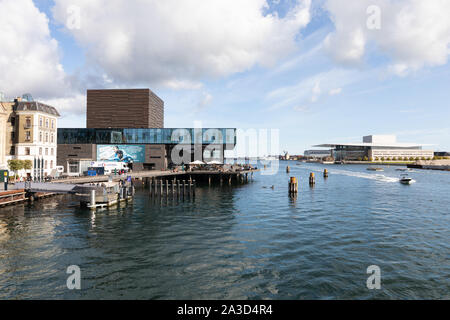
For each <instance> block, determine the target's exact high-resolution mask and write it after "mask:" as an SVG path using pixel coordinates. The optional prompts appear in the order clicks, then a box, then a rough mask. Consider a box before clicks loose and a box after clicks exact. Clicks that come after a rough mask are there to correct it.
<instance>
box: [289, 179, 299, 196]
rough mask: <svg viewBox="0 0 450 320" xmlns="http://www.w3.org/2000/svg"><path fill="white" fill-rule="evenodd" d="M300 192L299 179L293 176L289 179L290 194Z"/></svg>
mask: <svg viewBox="0 0 450 320" xmlns="http://www.w3.org/2000/svg"><path fill="white" fill-rule="evenodd" d="M297 193H298V180H297V178H296V177H291V179H290V180H289V194H290V195H292V194H297Z"/></svg>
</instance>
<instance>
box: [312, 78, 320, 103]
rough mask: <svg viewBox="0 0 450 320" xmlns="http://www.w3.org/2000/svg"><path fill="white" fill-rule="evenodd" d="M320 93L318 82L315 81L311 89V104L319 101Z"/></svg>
mask: <svg viewBox="0 0 450 320" xmlns="http://www.w3.org/2000/svg"><path fill="white" fill-rule="evenodd" d="M320 93H321V89H320V80H317V81H316V84H315V85H314V87H313V89H312V97H311V102H316V101H317V99H319V96H320Z"/></svg>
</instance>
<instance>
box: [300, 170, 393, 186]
mask: <svg viewBox="0 0 450 320" xmlns="http://www.w3.org/2000/svg"><path fill="white" fill-rule="evenodd" d="M299 169H305V170H309V171H316V172H323V169H318V168H311V167H299ZM328 172H329V173H330V174H339V175H343V176H349V177H356V178H362V179H369V180H375V181H380V182H388V183H398V178H393V177H388V176H385V175H383V174H370V173H364V172H355V171H349V170H340V169H331V170H330V169H328Z"/></svg>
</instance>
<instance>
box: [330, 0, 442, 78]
mask: <svg viewBox="0 0 450 320" xmlns="http://www.w3.org/2000/svg"><path fill="white" fill-rule="evenodd" d="M370 5H377V6H379V8H380V9H381V20H380V22H381V24H380V26H381V28H380V29H379V30H376V29H375V30H370V29H369V28H368V27H367V19H368V18H369V16H370V15H369V14H367V8H368V7H369V6H370ZM325 7H326V8H327V9H328V11H329V12H330V15H331V18H332V20H333V22H334V24H335V27H336V31H335V32H334V33H333V34H331V35H329V37H327V39H326V41H325V45H326V46H327V48H328V49H329V51H330V53H331V54H332V55H333V57H334V58H335V59H336V60H337V61H339V62H342V63H346V64H355V63H356V64H358V63H361V62H362V61H363V58H364V57H365V56H366V54H367V51H368V48H369V44H374V46H373V47H375V49H374V50H377V51H378V52H379V53H381V54H383V55H387V56H389V57H390V58H391V60H392V63H391V65H390V67H389V70H390V71H391V72H394V73H396V74H398V75H406V74H408V73H409V72H411V71H415V70H418V69H420V68H422V67H424V66H438V65H443V64H446V63H447V61H448V56H449V54H450V50H449V45H450V19H448V15H449V12H450V1H448V0H433V1H423V0H358V1H353V2H352V5H351V6H349V5H348V0H327V2H326V5H325Z"/></svg>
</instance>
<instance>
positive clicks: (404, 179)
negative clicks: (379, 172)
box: [400, 173, 415, 184]
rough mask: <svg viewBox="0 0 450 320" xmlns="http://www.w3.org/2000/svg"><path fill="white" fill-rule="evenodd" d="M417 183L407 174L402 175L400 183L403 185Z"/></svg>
mask: <svg viewBox="0 0 450 320" xmlns="http://www.w3.org/2000/svg"><path fill="white" fill-rule="evenodd" d="M414 182H415V181H414V180H413V179H412V178H410V177H409V176H408V175H407V174H406V173H405V174H402V175H401V176H400V183H401V184H412V183H414Z"/></svg>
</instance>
